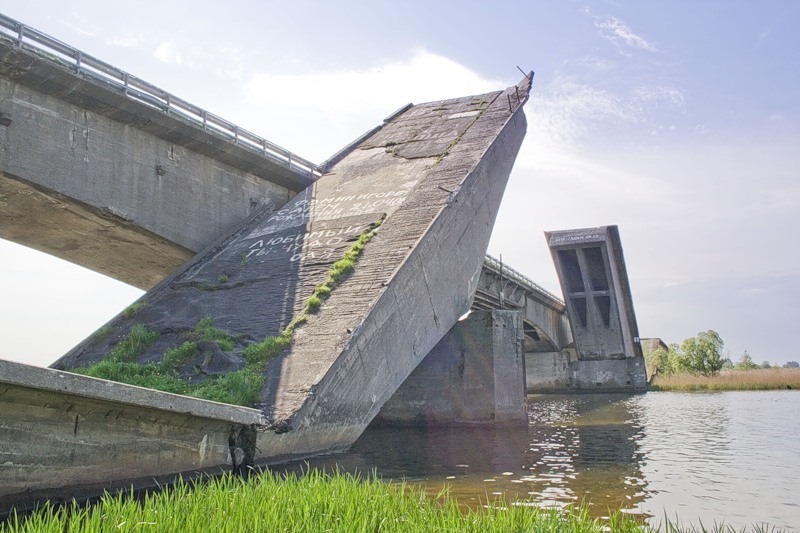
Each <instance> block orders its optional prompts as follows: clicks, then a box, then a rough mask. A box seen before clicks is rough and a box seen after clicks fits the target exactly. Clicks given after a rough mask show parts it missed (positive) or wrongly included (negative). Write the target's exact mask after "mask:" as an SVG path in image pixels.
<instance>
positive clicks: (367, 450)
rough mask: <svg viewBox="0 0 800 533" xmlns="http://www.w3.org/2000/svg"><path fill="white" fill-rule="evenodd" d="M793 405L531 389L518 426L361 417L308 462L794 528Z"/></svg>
mask: <svg viewBox="0 0 800 533" xmlns="http://www.w3.org/2000/svg"><path fill="white" fill-rule="evenodd" d="M799 410H800V391H769V392H755V391H753V392H725V393H707V394H703V393H648V394H646V395H636V396H626V395H609V394H597V395H577V396H566V395H565V396H531V397H530V398H529V403H528V411H529V420H528V422H529V423H528V425H527V427H524V426H518V427H485V428H481V427H477V428H476V427H471V428H470V427H450V428H428V429H424V430H423V429H415V428H373V427H370V428H368V429H367V431H366V432H365V433H364V435H363V436H362V437H361V438H360V439H359V440H358V442H356V444H355V445H354V446H353V448H352V449H351V450H350V451H349V452H348V453H345V454H340V455H334V456H328V457H322V458H317V459H314V460H312V461H310V462H309V464H310V466H311V467H320V468H326V469H331V470H332V469H336V468H339V469H341V470H345V471H348V472H359V473H361V474H365V475H369V474H370V473H371V472H372V471H376V472H377V473H378V475H379V476H381V477H383V478H384V479H392V480H406V481H410V482H412V483H414V484H418V485H421V486H422V487H424V488H425V489H426V490H427V491H428V492H429V493H430V494H432V495H435V494H437V493H438V492H439V491H441V490H442V488H443V487H444V486H448V487H449V492H450V494H451V495H452V496H454V497H456V498H457V499H458V501H459V502H460V503H461V504H462V505H465V506H469V507H476V506H479V505H481V504H482V503H486V502H487V501H490V500H492V499H494V498H496V497H498V496H503V497H506V498H509V499H511V498H514V499H528V500H530V501H531V505H548V506H564V505H567V504H569V503H573V502H581V501H583V502H586V503H588V504H589V509H590V512H591V513H592V514H593V515H595V516H603V515H605V514H607V512H608V510H609V509H623V510H625V511H627V512H629V513H632V514H635V515H638V516H641V517H655V518H654V519H653V520H655V521H656V522H658V521H659V520H660V519H661V518H662V517H664V516H665V515H666V516H668V517H670V518H671V519H674V518H675V517H676V516H677V517H680V519H681V520H682V521H685V522H686V521H688V522H692V523H694V524H697V523H698V522H699V521H702V522H703V523H704V524H707V525H710V524H713V523H715V522H716V523H719V522H722V521H724V522H725V523H726V524H729V525H732V526H734V527H735V528H737V529H740V528H742V527H745V526H750V525H752V524H753V523H756V522H759V523H760V522H767V523H769V524H771V525H773V526H775V527H777V528H783V529H784V530H791V528H796V529H798V530H800V504H798V502H800V494H798V491H799V489H798V487H800V446H798V444H797V439H798V437H800V417H798V416H797V412H798V411H799ZM305 467H306V463H305V462H301V463H295V464H291V465H287V466H286V469H288V470H295V471H300V470H301V469H303V468H305Z"/></svg>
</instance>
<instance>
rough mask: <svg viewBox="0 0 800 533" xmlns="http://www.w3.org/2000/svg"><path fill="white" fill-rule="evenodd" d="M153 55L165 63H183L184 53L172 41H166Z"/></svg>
mask: <svg viewBox="0 0 800 533" xmlns="http://www.w3.org/2000/svg"><path fill="white" fill-rule="evenodd" d="M153 56H155V58H156V59H158V60H159V61H162V62H164V63H172V64H175V65H181V64H182V63H183V54H181V52H180V50H178V48H177V47H176V46H175V45H174V44H173V43H172V42H171V41H164V42H163V43H161V44H159V45H158V47H157V48H156V50H155V52H153Z"/></svg>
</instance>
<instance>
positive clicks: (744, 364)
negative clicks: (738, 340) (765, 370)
mask: <svg viewBox="0 0 800 533" xmlns="http://www.w3.org/2000/svg"><path fill="white" fill-rule="evenodd" d="M754 368H758V365H757V364H755V363H754V362H753V358H752V357H750V354H749V353H747V350H745V351H744V352H742V356H741V357H740V358H739V361H738V362H737V363H736V369H737V370H752V369H754Z"/></svg>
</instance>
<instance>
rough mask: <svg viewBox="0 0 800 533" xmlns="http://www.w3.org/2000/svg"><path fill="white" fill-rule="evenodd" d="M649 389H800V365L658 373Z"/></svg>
mask: <svg viewBox="0 0 800 533" xmlns="http://www.w3.org/2000/svg"><path fill="white" fill-rule="evenodd" d="M648 389H649V390H652V391H703V390H718V391H732V390H780V389H800V368H758V369H752V370H723V371H721V372H719V373H718V374H717V375H716V376H713V377H705V376H702V375H699V374H671V375H668V376H660V375H659V376H656V377H655V378H653V381H652V383H651V384H650V385H649V386H648Z"/></svg>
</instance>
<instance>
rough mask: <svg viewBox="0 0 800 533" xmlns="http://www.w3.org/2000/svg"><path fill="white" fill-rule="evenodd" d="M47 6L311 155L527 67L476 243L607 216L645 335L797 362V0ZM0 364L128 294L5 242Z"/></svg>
mask: <svg viewBox="0 0 800 533" xmlns="http://www.w3.org/2000/svg"><path fill="white" fill-rule="evenodd" d="M221 6H222V4H221V3H220V2H206V1H193V2H167V1H162V2H146V1H142V2H134V1H131V2H125V3H119V4H117V3H109V2H94V1H92V2H49V1H39V0H31V1H28V2H16V3H14V4H12V5H7V6H4V7H2V8H0V11H2V12H3V13H4V14H6V15H8V16H10V17H13V18H15V19H17V20H19V21H21V22H23V23H25V24H28V25H30V26H33V27H35V28H37V29H39V30H42V31H44V32H46V33H48V34H50V35H52V36H54V37H56V38H58V39H60V40H62V41H64V42H66V43H68V44H70V45H73V46H75V47H77V48H80V49H82V50H84V51H85V52H87V53H90V54H92V55H95V56H96V57H98V58H100V59H103V60H105V61H108V62H110V63H112V64H114V65H116V66H117V67H119V68H122V69H124V70H127V71H128V72H131V73H132V74H135V75H137V76H139V77H140V78H143V79H145V80H147V81H149V82H151V83H153V84H156V85H158V86H160V87H161V88H163V89H165V90H167V91H170V92H172V93H174V94H176V95H178V96H180V97H181V98H183V99H186V100H189V101H190V102H192V103H194V104H197V105H199V106H201V107H204V108H206V109H208V110H209V111H211V112H213V113H215V114H217V115H220V116H222V117H224V118H226V119H228V120H231V121H233V122H235V123H238V124H239V125H241V126H243V127H245V128H247V129H249V130H251V131H253V132H255V133H257V134H259V135H262V136H264V137H266V138H268V139H270V140H271V141H273V142H275V143H277V144H279V145H281V146H284V147H286V148H288V149H290V150H292V151H294V152H296V153H298V154H300V155H302V156H304V157H306V158H308V159H311V160H313V161H317V162H321V161H322V160H324V159H325V158H327V157H328V156H329V155H331V154H332V153H334V152H335V151H336V150H337V149H338V148H340V147H341V146H343V145H344V144H346V143H348V142H349V141H351V140H352V139H354V138H356V137H357V136H358V135H360V134H361V133H363V132H364V131H366V130H368V129H370V128H372V127H373V126H375V125H376V124H379V123H380V122H381V121H382V119H383V118H384V117H385V116H387V115H388V114H389V113H391V112H392V111H394V110H395V109H397V108H399V107H400V106H402V105H404V104H405V103H407V102H423V101H427V100H433V99H439V98H448V97H455V96H462V95H466V94H475V93H478V92H483V91H487V90H494V89H498V88H503V87H505V86H508V85H511V84H513V83H516V82H517V81H518V79H519V78H521V74H520V73H519V71H518V70H517V68H516V66H517V65H519V66H520V67H522V68H523V69H524V70H526V71H527V70H535V71H536V80H535V84H534V95H533V97H532V99H531V101H530V102H529V103H528V104H527V106H526V114H527V116H528V122H529V128H528V136H527V138H526V141H525V144H524V145H523V148H522V150H521V152H520V155H519V157H518V159H517V163H516V165H515V169H514V172H513V173H512V176H511V179H510V181H509V185H508V189H507V192H506V196H505V199H504V201H503V204H502V207H501V210H500V213H499V214H498V219H497V224H496V226H495V232H494V235H493V237H492V241H491V244H490V247H489V252H490V253H492V254H493V255H496V256H497V255H499V254H502V255H503V259H504V261H505V262H507V263H508V264H510V265H511V266H513V267H514V268H516V269H517V270H519V271H521V272H523V273H524V274H526V275H528V276H529V277H531V278H533V279H534V280H535V281H537V282H538V283H540V284H541V285H543V286H545V287H546V288H548V289H550V290H551V291H553V292H556V293H557V294H560V289H559V287H558V282H557V279H556V276H555V270H554V268H553V265H552V262H551V259H550V256H549V252H548V250H547V246H546V243H545V240H544V237H543V232H544V231H546V230H558V229H568V228H574V227H585V226H597V225H605V224H617V225H619V227H620V232H621V236H622V242H623V246H624V250H625V257H626V261H627V264H628V272H629V276H630V279H631V287H632V291H633V297H634V303H635V306H636V313H637V318H638V322H639V330H640V333H641V334H642V336H645V337H648V336H654V337H661V338H663V339H664V340H666V341H667V342H680V341H681V340H683V339H684V338H686V337H690V336H693V335H695V334H697V332H699V331H703V330H706V329H714V330H716V331H718V332H719V333H720V335H721V336H722V338H723V339H724V340H725V342H726V350H727V351H728V352H729V355H730V357H731V358H732V359H734V360H736V359H738V358H739V356H740V355H741V353H742V351H744V350H747V351H748V352H749V353H750V354H751V356H752V357H753V358H754V359H755V360H756V361H758V362H760V361H763V360H769V361H771V362H773V363H776V362H777V363H783V362H785V361H787V360H799V359H800V353H798V350H797V349H796V348H795V342H794V338H793V337H794V331H795V330H794V328H795V320H794V319H795V318H796V317H797V316H798V312H797V310H796V302H797V301H798V298H800V266H798V265H800V261H798V251H797V248H796V243H797V240H798V239H797V236H796V233H797V231H798V229H800V181H798V173H799V172H800V150H798V148H799V147H800V142H798V141H799V140H800V109H799V108H798V106H800V103H798V98H797V96H798V93H799V91H798V89H800V66H798V61H797V58H796V53H797V52H796V51H797V50H799V49H800V36H798V33H797V32H796V30H795V29H796V28H797V27H798V26H800V4H798V3H797V2H794V1H765V2H759V3H756V2H745V1H725V2H723V1H716V2H714V1H704V2H696V1H671V2H654V1H608V2H602V1H593V2H577V1H555V0H553V1H529V2H491V3H489V2H481V3H470V2H463V1H462V2H431V1H428V2H416V1H412V2H402V3H398V2H379V1H375V2H368V3H367V2H364V3H363V5H362V3H359V2H302V1H297V2H293V3H283V2H281V3H276V2H255V1H253V2H236V1H231V2H228V3H227V4H226V5H225V7H221ZM0 256H2V258H3V261H2V262H0V294H3V298H2V300H0V328H2V336H3V342H2V345H0V358H5V359H13V360H20V361H27V362H30V363H33V364H42V365H45V364H48V363H49V362H51V361H52V360H54V359H56V358H57V357H59V356H60V355H62V354H63V353H64V352H65V351H66V350H68V349H69V348H71V347H72V346H73V345H74V344H76V343H77V342H79V341H80V340H82V339H83V338H84V337H85V336H87V335H88V334H90V333H91V332H92V331H93V330H95V329H96V328H97V327H99V326H100V325H102V324H103V323H104V322H105V321H106V320H108V319H109V318H111V316H113V315H114V314H116V313H117V312H118V311H120V310H121V309H122V308H124V307H125V306H126V305H127V304H128V303H130V302H131V301H132V300H133V299H134V298H136V297H137V296H138V295H139V294H140V293H139V291H136V290H135V289H131V288H129V287H125V286H123V285H121V284H119V283H117V282H114V281H112V280H108V279H105V278H103V277H102V276H99V275H97V274H93V273H88V272H86V271H84V270H82V269H79V268H77V267H73V266H71V265H65V264H63V263H62V262H60V261H58V260H55V259H53V258H50V257H48V256H44V255H42V254H38V253H34V252H31V251H28V250H25V249H22V248H21V247H19V246H17V245H13V244H10V243H5V242H0Z"/></svg>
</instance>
